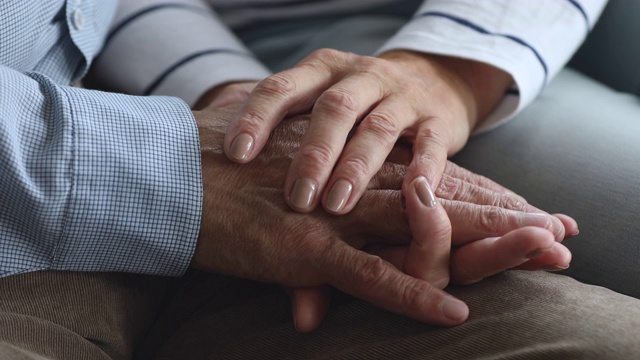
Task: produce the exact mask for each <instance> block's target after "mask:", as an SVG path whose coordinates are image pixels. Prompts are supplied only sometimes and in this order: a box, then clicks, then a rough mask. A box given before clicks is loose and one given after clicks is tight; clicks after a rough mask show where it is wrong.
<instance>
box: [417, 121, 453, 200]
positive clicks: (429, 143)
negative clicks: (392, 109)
mask: <svg viewBox="0 0 640 360" xmlns="http://www.w3.org/2000/svg"><path fill="white" fill-rule="evenodd" d="M439 124H440V123H439V122H438V121H437V120H434V121H424V122H422V123H421V124H420V125H419V126H418V130H417V133H416V135H415V138H414V142H413V159H412V160H411V164H409V168H408V170H407V179H415V178H417V177H418V176H423V177H425V178H427V180H428V181H429V185H431V188H432V189H437V188H438V184H439V183H440V178H441V177H442V173H443V172H444V169H445V166H446V164H447V151H448V146H447V142H448V141H447V140H446V138H445V136H444V133H445V131H444V130H443V129H441V128H440V127H439Z"/></svg>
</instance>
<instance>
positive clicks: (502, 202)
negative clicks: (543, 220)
mask: <svg viewBox="0 0 640 360" xmlns="http://www.w3.org/2000/svg"><path fill="white" fill-rule="evenodd" d="M496 203H497V205H496V206H500V207H502V208H506V209H509V210H516V211H522V212H527V209H528V208H527V205H526V204H524V203H523V202H522V201H520V200H518V199H516V198H515V197H513V196H511V195H508V194H499V195H498V196H497V200H496Z"/></svg>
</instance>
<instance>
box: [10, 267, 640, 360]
mask: <svg viewBox="0 0 640 360" xmlns="http://www.w3.org/2000/svg"><path fill="white" fill-rule="evenodd" d="M449 291H451V293H452V294H454V295H456V296H458V297H460V298H461V299H463V300H464V301H466V302H467V303H468V304H469V306H470V309H471V316H470V318H469V320H468V321H467V322H466V323H465V324H463V325H461V326H458V327H454V328H438V327H433V326H429V325H426V324H423V323H419V322H416V321H412V320H410V319H407V318H405V317H402V316H399V315H394V314H391V313H388V312H386V311H383V310H380V309H378V308H376V307H373V306H371V305H369V304H367V303H364V302H362V301H359V300H355V299H352V298H350V297H347V296H345V295H341V294H338V293H336V294H334V303H333V305H332V308H331V311H330V313H329V315H328V317H327V319H326V321H325V322H324V323H323V325H322V326H321V328H320V329H318V330H317V331H315V332H313V333H311V334H299V333H297V332H296V331H295V329H294V328H293V325H292V321H291V318H290V308H289V302H288V299H287V298H286V296H285V295H284V293H283V292H282V291H281V290H280V289H278V288H277V287H272V286H265V285H261V284H255V283H252V282H247V281H240V280H235V279H231V278H224V277H219V276H215V275H208V274H202V273H198V272H193V273H191V274H190V275H188V276H186V277H185V278H183V279H180V280H179V281H176V280H169V279H165V278H153V277H148V276H137V275H125V274H93V273H86V274H80V273H68V272H37V273H29V274H23V275H17V276H13V277H9V278H5V279H0V293H1V294H3V296H2V299H1V300H0V359H51V360H53V359H56V360H71V359H82V360H93V359H96V360H97V359H118V360H120V359H134V358H135V359H157V360H160V359H163V360H164V359H172V360H173V359H176V360H177V359H194V360H197V359H635V358H640V332H639V331H638V329H640V301H638V300H637V299H634V298H631V297H627V296H624V295H620V294H617V293H614V292H612V291H610V290H607V289H605V288H601V287H596V286H591V285H585V284H582V283H580V282H577V281H576V280H573V279H571V278H569V277H566V276H562V275H554V274H548V273H543V272H537V273H527V272H509V273H506V274H503V275H499V276H495V277H493V278H490V279H488V280H486V281H484V282H482V283H479V284H477V285H473V286H468V287H456V288H450V289H449Z"/></svg>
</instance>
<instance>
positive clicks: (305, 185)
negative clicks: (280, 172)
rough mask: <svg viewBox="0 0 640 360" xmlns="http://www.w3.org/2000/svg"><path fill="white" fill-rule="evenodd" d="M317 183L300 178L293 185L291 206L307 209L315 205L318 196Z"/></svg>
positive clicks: (290, 199) (290, 198) (290, 197)
mask: <svg viewBox="0 0 640 360" xmlns="http://www.w3.org/2000/svg"><path fill="white" fill-rule="evenodd" d="M316 189H317V186H316V183H315V182H314V181H313V180H311V179H307V178H299V179H298V180H296V182H295V184H293V189H292V190H291V195H290V196H289V201H290V203H291V205H293V206H294V207H296V208H298V209H307V208H308V207H309V206H311V203H313V198H314V197H315V196H316Z"/></svg>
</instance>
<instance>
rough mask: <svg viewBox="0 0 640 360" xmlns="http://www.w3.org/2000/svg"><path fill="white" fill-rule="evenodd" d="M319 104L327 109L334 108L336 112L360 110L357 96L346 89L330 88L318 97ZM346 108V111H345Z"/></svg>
mask: <svg viewBox="0 0 640 360" xmlns="http://www.w3.org/2000/svg"><path fill="white" fill-rule="evenodd" d="M317 105H318V106H320V107H323V108H327V109H333V112H336V113H345V112H349V113H354V112H356V111H357V110H358V107H359V106H358V105H359V104H358V100H357V99H356V97H355V96H354V95H353V94H352V93H350V92H349V91H347V90H344V89H338V88H336V89H329V90H327V91H325V92H324V93H323V94H322V95H320V98H318V102H317ZM345 110H346V111H345Z"/></svg>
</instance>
